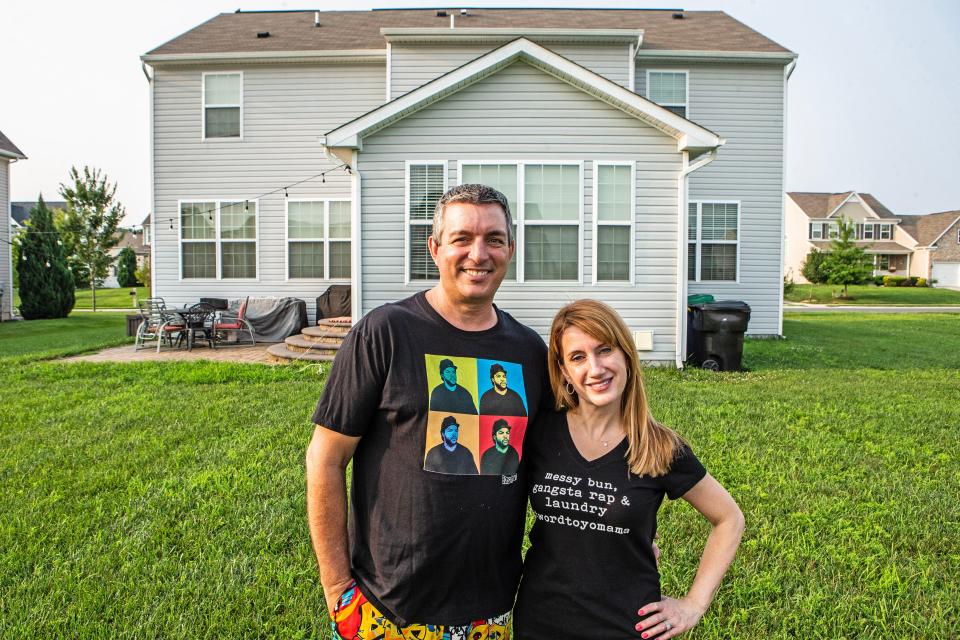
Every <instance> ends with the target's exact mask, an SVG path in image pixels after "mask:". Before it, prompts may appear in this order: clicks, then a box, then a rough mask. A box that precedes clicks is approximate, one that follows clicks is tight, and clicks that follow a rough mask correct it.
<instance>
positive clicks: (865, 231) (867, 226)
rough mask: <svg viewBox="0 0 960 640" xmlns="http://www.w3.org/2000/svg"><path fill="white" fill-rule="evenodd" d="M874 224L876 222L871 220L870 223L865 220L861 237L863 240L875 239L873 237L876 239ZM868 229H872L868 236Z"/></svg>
mask: <svg viewBox="0 0 960 640" xmlns="http://www.w3.org/2000/svg"><path fill="white" fill-rule="evenodd" d="M874 224H875V223H874V222H869V223H867V222H864V223H863V226H862V227H861V229H863V237H862V238H861V240H873V239H874V237H873V236H874V235H875V234H874V232H873V231H874V229H873V226H874ZM867 229H869V230H870V236H869V237H867Z"/></svg>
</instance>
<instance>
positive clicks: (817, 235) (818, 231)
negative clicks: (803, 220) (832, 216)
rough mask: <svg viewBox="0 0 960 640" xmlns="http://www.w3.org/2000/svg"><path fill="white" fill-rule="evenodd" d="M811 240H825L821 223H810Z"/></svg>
mask: <svg viewBox="0 0 960 640" xmlns="http://www.w3.org/2000/svg"><path fill="white" fill-rule="evenodd" d="M810 239H811V240H823V224H821V223H819V222H811V223H810Z"/></svg>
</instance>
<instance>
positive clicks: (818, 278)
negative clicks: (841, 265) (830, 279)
mask: <svg viewBox="0 0 960 640" xmlns="http://www.w3.org/2000/svg"><path fill="white" fill-rule="evenodd" d="M826 257H827V254H826V253H823V252H822V251H820V250H819V249H811V250H810V253H808V254H807V257H806V259H804V261H803V266H802V267H801V269H800V273H802V274H803V277H804V278H806V279H807V280H808V281H809V282H811V283H813V284H823V283H824V282H826V281H827V274H826V273H824V270H823V260H824V258H826Z"/></svg>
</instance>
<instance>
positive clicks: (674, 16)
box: [673, 13, 683, 20]
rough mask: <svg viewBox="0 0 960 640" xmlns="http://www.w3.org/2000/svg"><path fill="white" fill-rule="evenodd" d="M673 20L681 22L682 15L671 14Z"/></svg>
mask: <svg viewBox="0 0 960 640" xmlns="http://www.w3.org/2000/svg"><path fill="white" fill-rule="evenodd" d="M673 19H674V20H683V14H682V13H675V14H673Z"/></svg>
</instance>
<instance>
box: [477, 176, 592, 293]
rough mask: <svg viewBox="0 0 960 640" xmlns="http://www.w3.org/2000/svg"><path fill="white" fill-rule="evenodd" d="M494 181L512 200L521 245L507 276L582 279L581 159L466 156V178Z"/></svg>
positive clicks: (516, 277) (495, 186)
mask: <svg viewBox="0 0 960 640" xmlns="http://www.w3.org/2000/svg"><path fill="white" fill-rule="evenodd" d="M474 182H480V183H483V184H487V185H490V186H492V187H494V188H496V189H498V190H499V191H501V192H502V193H503V194H504V195H505V196H507V201H508V202H509V203H510V209H511V212H512V214H513V219H514V238H515V239H516V243H517V251H516V254H514V259H513V261H512V262H511V264H510V267H509V269H508V271H507V276H506V277H507V278H509V279H516V280H518V281H521V282H522V281H525V280H526V281H530V280H545V281H553V280H563V281H578V280H579V279H580V256H581V254H582V251H581V248H580V242H581V233H580V224H581V219H582V208H583V207H582V200H583V191H582V176H581V167H580V163H579V162H577V163H540V162H531V163H526V162H497V161H463V162H462V163H461V164H460V183H461V184H468V183H474Z"/></svg>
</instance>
